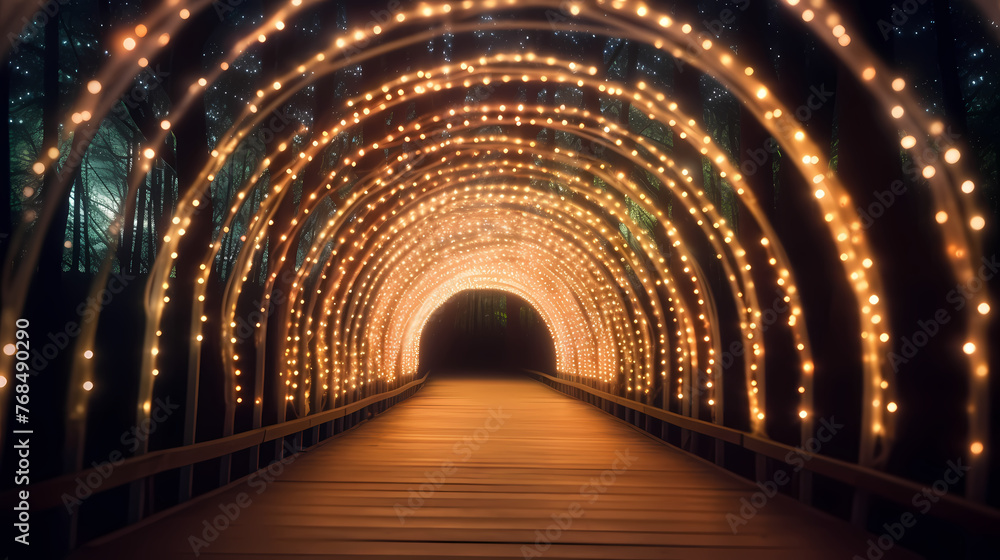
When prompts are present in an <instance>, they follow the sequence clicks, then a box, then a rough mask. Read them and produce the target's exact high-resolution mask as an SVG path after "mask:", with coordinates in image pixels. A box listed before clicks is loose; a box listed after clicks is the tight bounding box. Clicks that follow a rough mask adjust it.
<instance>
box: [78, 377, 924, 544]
mask: <svg viewBox="0 0 1000 560" xmlns="http://www.w3.org/2000/svg"><path fill="white" fill-rule="evenodd" d="M327 441H328V442H329V443H326V444H322V445H320V446H318V447H316V448H313V449H312V450H310V451H307V452H305V453H303V454H299V455H298V456H296V458H295V459H294V460H292V462H291V463H290V464H289V465H288V466H287V468H283V472H281V473H280V474H278V475H277V476H275V477H273V478H271V477H264V476H262V475H260V474H258V475H254V476H252V477H251V478H250V479H247V480H245V481H243V482H242V483H239V484H236V485H234V486H233V487H231V488H229V489H227V490H224V491H222V492H221V493H215V494H212V495H209V496H207V497H204V498H201V499H198V500H195V501H194V502H192V503H191V504H190V505H189V506H187V507H184V508H182V509H181V510H179V511H177V512H175V513H173V514H172V515H168V516H166V517H161V518H159V519H154V520H152V521H151V522H150V523H143V524H140V526H139V527H138V528H137V529H135V530H133V531H131V532H129V533H127V534H125V535H124V536H121V537H119V538H117V539H114V540H110V541H109V542H106V543H105V544H103V545H101V544H94V545H91V546H88V547H84V548H83V549H81V550H79V551H78V552H77V554H76V556H74V558H102V559H103V558H150V559H156V558H171V559H173V558H193V557H195V553H194V552H193V549H192V544H193V545H194V546H198V547H199V548H198V554H199V557H208V558H240V559H241V560H254V559H260V558H354V559H357V558H363V559H366V560H371V559H376V558H379V559H390V558H410V559H413V558H422V559H432V558H433V559H439V558H476V559H487V558H545V559H557V558H594V559H603V560H609V559H640V558H641V559H664V558H698V559H712V558H740V559H744V560H750V559H756V558H760V559H769V560H771V559H779V558H796V559H798V558H837V559H840V560H846V559H849V558H852V557H853V556H854V555H855V554H857V555H859V556H861V557H864V555H865V550H866V548H867V546H868V545H867V544H866V540H867V539H869V538H871V536H870V535H867V534H865V533H863V532H861V531H859V530H858V529H857V528H855V527H853V526H851V525H848V524H847V523H845V522H843V521H840V520H836V519H833V518H831V517H827V516H826V515H824V514H821V513H818V512H816V511H814V510H811V509H809V508H806V507H804V506H802V505H800V504H798V503H797V502H795V501H794V500H791V499H786V498H784V497H782V496H780V495H779V496H777V497H774V498H771V499H770V500H768V502H767V503H766V504H765V505H764V506H763V507H761V508H760V510H759V511H758V512H757V513H756V515H754V516H752V517H750V518H749V519H747V522H746V524H745V525H739V526H738V529H739V530H738V532H737V533H736V534H734V533H733V531H732V529H731V528H730V522H729V521H727V514H734V515H737V516H738V515H740V507H741V505H742V502H741V498H746V499H747V500H749V499H751V497H752V495H753V494H754V492H755V491H756V490H757V487H756V486H753V485H752V484H751V483H749V482H745V481H743V480H741V479H738V478H736V477H735V476H733V475H731V474H727V473H726V472H724V471H722V470H719V469H717V468H716V467H714V466H712V465H710V464H708V463H706V462H704V461H701V460H698V459H694V458H692V457H690V456H689V455H686V454H684V453H682V452H679V451H676V450H674V449H673V448H671V447H668V446H666V445H664V444H662V443H658V442H657V441H655V440H653V439H651V438H649V437H646V436H644V435H643V434H642V433H640V432H638V431H636V430H635V429H633V428H631V427H630V426H628V425H627V424H625V423H624V422H621V421H618V420H617V419H614V418H613V417H611V416H609V415H607V414H605V413H603V412H601V411H599V410H598V409H596V408H594V407H592V406H590V405H587V404H585V403H582V402H580V401H577V400H574V399H571V398H569V397H566V396H563V395H561V394H559V393H557V392H555V391H553V390H552V389H549V388H547V387H545V386H543V385H542V384H540V383H538V382H536V381H532V380H530V379H529V378H527V377H522V376H520V375H517V374H511V375H493V376H489V375H471V374H470V375H465V376H459V375H443V374H435V375H434V377H432V379H431V380H430V381H428V383H427V384H426V385H425V386H424V388H422V389H421V390H420V391H419V392H418V393H417V394H416V395H415V396H414V397H412V398H411V399H409V400H407V401H404V402H402V403H400V404H398V405H396V406H394V407H393V408H392V409H391V410H389V411H388V412H386V413H385V414H384V415H382V416H379V417H378V418H375V419H374V420H372V421H371V422H370V423H367V424H364V425H362V426H360V427H359V428H357V429H356V430H352V431H350V432H347V434H346V435H345V437H342V438H335V439H332V440H327ZM272 469H274V467H272ZM275 470H277V469H275ZM616 471H617V472H616ZM421 493H422V497H421ZM241 495H242V497H241ZM421 502H422V503H421ZM239 503H243V504H247V503H249V505H246V506H245V507H242V508H241V507H239V506H237V504H239ZM225 511H228V512H230V513H229V515H230V516H233V512H238V516H237V517H236V518H235V520H233V521H231V522H229V521H227V520H226V519H225V518H223V517H220V516H222V515H224V512H225ZM206 521H207V522H208V523H214V524H216V526H218V527H224V529H223V530H221V531H218V532H217V533H213V532H212V531H209V532H207V533H206V534H205V535H203V532H205V531H206ZM227 525H228V527H226V526H227ZM206 537H207V538H206ZM198 539H202V540H200V541H199V540H198ZM209 541H211V542H209ZM908 557H909V556H907V555H906V554H905V553H903V552H902V551H900V550H898V548H894V549H893V550H891V551H890V553H889V554H887V555H886V556H885V557H884V558H908Z"/></svg>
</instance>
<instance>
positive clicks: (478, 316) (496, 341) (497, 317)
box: [420, 290, 556, 373]
mask: <svg viewBox="0 0 1000 560" xmlns="http://www.w3.org/2000/svg"><path fill="white" fill-rule="evenodd" d="M514 369H531V370H535V371H542V372H545V373H555V371H556V355H555V346H554V343H553V341H552V336H551V334H550V333H549V330H548V328H547V327H546V325H545V322H544V321H543V320H542V318H541V317H540V316H539V314H538V312H537V311H535V309H534V308H533V307H532V306H531V305H530V304H529V303H528V302H526V301H525V300H524V299H522V298H520V297H518V296H516V295H513V294H509V293H507V292H502V291H498V290H472V291H466V292H462V293H459V294H456V295H455V296H453V297H452V298H451V299H449V300H448V301H447V302H445V304H444V305H442V306H441V307H440V308H438V309H437V310H436V311H435V312H434V314H433V315H432V316H431V318H430V320H429V321H428V322H427V324H426V325H425V326H424V331H423V333H422V336H421V339H420V371H428V370H432V371H438V370H472V371H498V370H514Z"/></svg>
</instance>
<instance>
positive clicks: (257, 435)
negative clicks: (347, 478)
mask: <svg viewBox="0 0 1000 560" xmlns="http://www.w3.org/2000/svg"><path fill="white" fill-rule="evenodd" d="M426 380H427V374H425V375H424V376H423V377H421V378H419V379H415V380H413V381H410V382H409V383H407V384H405V385H403V386H401V387H398V388H396V389H393V390H391V391H386V392H384V393H379V394H377V395H372V396H370V397H366V398H364V399H361V400H359V401H356V402H352V403H349V404H346V405H344V406H340V407H337V408H333V409H330V410H325V411H323V412H319V413H316V414H312V415H309V416H305V417H303V418H297V419H295V420H289V421H287V422H282V423H281V424H275V425H271V426H265V427H262V428H257V429H255V430H250V431H247V432H242V433H239V434H234V435H232V436H228V437H223V438H218V439H213V440H209V441H203V442H199V443H195V444H193V445H186V446H183V447H174V448H171V449H163V450H160V451H152V452H149V453H145V454H142V455H137V456H135V457H130V458H128V459H124V460H123V461H121V462H120V463H118V464H117V465H114V466H113V467H112V468H111V469H110V472H108V466H106V465H105V466H101V467H100V470H99V468H98V467H93V468H90V469H85V470H82V471H79V472H74V473H69V474H65V475H61V476H58V477H55V478H51V479H48V480H45V481H42V482H38V483H35V484H32V485H30V486H28V488H27V490H28V492H29V493H30V498H31V501H30V503H31V509H32V510H33V511H43V510H48V509H52V508H57V507H62V506H63V505H64V503H63V496H66V495H69V496H73V495H74V492H75V491H76V489H77V485H78V484H79V481H80V480H87V479H88V476H91V475H96V476H97V477H98V479H99V480H101V481H102V482H101V483H100V484H99V485H97V486H96V487H95V488H92V491H93V493H94V494H97V493H101V492H105V491H108V490H111V489H113V488H116V487H118V486H121V485H123V484H129V483H132V482H137V481H142V480H145V479H147V478H149V477H152V476H154V475H157V474H159V473H163V472H166V471H169V470H172V469H178V468H181V467H186V466H191V465H194V464H196V463H201V462H203V461H209V460H212V459H218V458H220V457H225V456H227V455H232V454H234V453H237V452H240V451H245V450H248V449H253V448H255V447H258V446H261V445H263V444H265V443H267V442H274V441H277V440H281V439H283V438H285V437H287V436H292V435H296V434H301V433H303V432H305V431H306V430H310V429H313V428H317V427H319V426H321V425H323V424H328V423H331V422H333V421H334V420H338V419H340V418H345V417H348V416H349V415H351V414H354V413H356V412H359V411H362V410H364V409H366V408H369V407H379V408H380V410H383V409H385V408H388V406H391V405H392V404H395V403H396V402H398V401H399V400H402V399H405V398H406V397H408V396H410V395H411V394H412V393H414V392H416V390H417V389H419V388H420V386H421V385H422V384H423V383H424V382H425V381H426ZM383 404H386V405H387V406H384V407H381V406H380V405H383ZM355 425H356V424H355ZM351 427H354V426H351ZM279 459H280V457H279ZM265 466H266V465H265ZM89 497H90V496H88V499H89ZM0 502H2V503H3V504H4V507H5V508H7V509H8V510H9V508H11V507H13V505H14V504H15V503H16V502H17V497H16V493H15V492H13V491H9V492H6V493H4V495H3V497H2V499H0ZM73 545H75V543H71V544H70V548H72V546H73Z"/></svg>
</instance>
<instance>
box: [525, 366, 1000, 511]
mask: <svg viewBox="0 0 1000 560" xmlns="http://www.w3.org/2000/svg"><path fill="white" fill-rule="evenodd" d="M523 371H524V372H526V373H528V374H529V375H533V376H536V377H541V378H545V379H547V380H549V381H551V382H553V383H558V384H560V385H565V386H567V387H573V388H575V389H579V390H581V391H584V392H586V393H590V394H591V395H594V396H595V397H599V398H602V399H605V400H608V401H610V402H613V403H615V404H619V405H621V406H624V407H627V408H630V409H632V410H634V411H636V412H641V413H642V414H645V415H647V416H651V417H653V418H656V419H657V420H661V421H663V422H666V423H668V424H671V425H673V426H677V427H678V428H683V429H686V430H691V431H692V432H697V433H699V434H702V435H706V436H709V437H712V438H715V439H720V440H722V441H725V442H727V443H731V444H733V445H737V446H739V447H742V448H744V449H746V450H748V451H752V452H754V453H759V454H761V455H764V456H766V457H770V458H772V459H777V460H780V461H782V462H784V458H785V457H786V456H788V454H789V453H794V454H796V455H798V456H800V457H802V458H803V462H802V463H801V464H802V465H803V468H805V469H806V470H808V471H810V472H814V473H816V474H819V475H823V476H825V477H828V478H832V479H834V480H837V481H839V482H843V483H845V484H847V485H849V486H853V487H855V488H857V489H861V490H864V491H866V492H870V493H872V494H875V495H877V496H881V497H883V498H886V499H888V500H891V501H893V502H896V503H898V504H904V505H909V504H911V501H912V499H913V497H914V496H915V495H918V494H921V493H922V492H923V491H924V490H925V489H926V486H925V485H922V484H919V483H917V482H914V481H912V480H907V479H905V478H901V477H898V476H895V475H891V474H889V473H885V472H882V471H878V470H875V469H872V468H869V467H864V466H861V465H858V464H855V463H851V462H848V461H843V460H840V459H834V458H833V457H828V456H826V455H818V454H816V453H810V452H808V451H806V450H805V449H802V448H800V447H792V446H790V445H786V444H784V443H780V442H777V441H773V440H770V439H767V438H764V437H760V436H757V435H754V434H751V433H749V432H744V431H741V430H737V429H734V428H730V427H727V426H721V425H719V424H713V423H711V422H706V421H704V420H698V419H697V418H690V417H687V416H683V415H680V414H677V413H676V412H670V411H668V410H663V409H661V408H657V407H655V406H649V405H646V404H643V403H640V402H636V401H633V400H629V399H627V398H625V397H621V396H618V395H612V394H611V393H606V392H604V391H601V390H600V389H595V388H593V387H588V386H587V385H584V384H583V383H579V382H576V381H570V380H567V379H559V378H558V377H554V376H552V375H549V374H547V373H542V372H540V371H534V370H527V369H526V370H523ZM806 459H808V460H806ZM799 464H800V463H796V465H799ZM935 497H937V494H936V493H935ZM928 513H929V514H931V515H934V516H935V517H938V518H941V519H945V520H948V521H957V522H959V523H962V524H964V526H965V527H966V528H969V529H978V530H983V531H996V530H997V527H1000V510H998V509H995V508H992V507H989V506H987V505H983V504H978V503H976V502H972V501H970V500H967V499H965V498H962V497H959V496H956V495H954V494H950V493H948V494H945V495H943V496H940V497H939V498H938V501H937V502H936V503H935V504H934V507H932V508H931V509H930V511H929V512H928Z"/></svg>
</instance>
